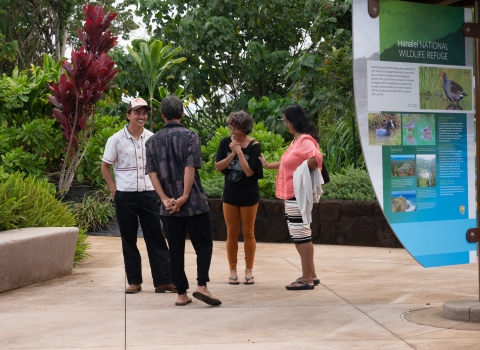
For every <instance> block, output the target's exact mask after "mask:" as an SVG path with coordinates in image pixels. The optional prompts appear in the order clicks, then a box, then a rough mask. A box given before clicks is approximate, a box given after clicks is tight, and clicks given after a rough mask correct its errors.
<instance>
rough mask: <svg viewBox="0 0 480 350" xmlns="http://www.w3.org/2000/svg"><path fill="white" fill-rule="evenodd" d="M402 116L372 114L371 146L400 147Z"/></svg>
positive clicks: (370, 128) (369, 118) (395, 114)
mask: <svg viewBox="0 0 480 350" xmlns="http://www.w3.org/2000/svg"><path fill="white" fill-rule="evenodd" d="M400 120H401V117H400V114H398V113H370V114H369V115H368V129H369V132H368V133H369V144H370V145H378V146H383V145H400V144H401V139H400V135H401V132H399V125H400Z"/></svg>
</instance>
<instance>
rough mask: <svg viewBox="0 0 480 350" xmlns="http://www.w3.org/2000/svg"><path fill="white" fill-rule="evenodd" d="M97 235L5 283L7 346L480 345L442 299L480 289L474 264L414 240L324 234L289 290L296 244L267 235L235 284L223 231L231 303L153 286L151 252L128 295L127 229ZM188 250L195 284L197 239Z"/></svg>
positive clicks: (295, 271) (2, 341)
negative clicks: (449, 259) (433, 261)
mask: <svg viewBox="0 0 480 350" xmlns="http://www.w3.org/2000/svg"><path fill="white" fill-rule="evenodd" d="M89 241H90V242H91V243H92V249H91V251H90V253H91V254H92V256H93V257H92V258H90V259H88V260H87V261H86V262H85V263H84V264H83V265H81V266H80V267H78V268H75V269H74V271H73V274H72V275H69V276H66V277H63V278H59V279H56V280H53V281H49V282H44V283H39V284H35V285H32V286H29V287H24V288H20V289H17V290H13V291H9V292H4V293H0V316H1V317H0V349H79V348H81V349H103V350H107V349H147V350H148V349H368V350H371V349H382V350H390V349H435V350H442V349H449V350H450V349H456V350H457V349H469V350H470V349H479V348H480V325H478V324H464V323H461V322H453V321H448V320H443V321H442V319H441V317H439V311H440V310H441V306H442V304H443V302H444V301H446V300H449V299H454V298H457V297H458V298H465V297H477V296H478V276H477V265H476V264H472V265H461V266H453V267H443V268H434V269H424V268H422V267H421V266H419V265H418V264H417V263H416V262H415V261H414V260H413V259H412V258H411V257H410V255H409V254H408V253H407V252H406V251H405V250H404V249H389V248H367V247H348V246H327V245H316V246H315V257H316V259H315V263H316V266H317V269H318V275H319V277H320V279H321V283H322V284H321V285H320V286H318V287H316V288H315V290H314V291H287V290H285V288H284V285H286V284H287V283H288V282H291V281H292V280H294V279H295V278H296V277H298V276H300V267H299V266H300V260H299V258H298V256H297V253H296V251H295V248H294V246H293V245H291V244H269V243H259V244H258V245H257V254H256V261H255V269H254V276H255V280H256V282H255V285H250V286H246V285H243V284H242V285H239V286H230V285H228V284H227V283H226V281H227V277H228V265H227V259H226V253H225V248H224V242H214V256H213V261H212V268H211V279H212V282H211V283H209V289H210V290H211V291H212V292H213V293H214V294H215V295H216V296H218V297H219V298H221V300H222V302H223V304H222V305H221V306H220V307H210V306H207V305H206V304H204V303H202V302H200V301H198V300H196V299H194V301H193V303H191V304H189V305H187V306H182V307H178V306H175V305H174V302H175V299H176V296H175V295H174V294H171V293H165V294H155V293H154V289H153V286H152V285H151V283H152V282H151V278H150V271H149V268H148V263H147V261H146V259H144V271H145V273H144V280H145V283H144V285H143V288H144V290H143V291H142V292H140V293H139V294H135V295H125V293H124V288H125V278H124V270H123V260H122V255H121V244H120V239H119V238H116V237H90V238H89ZM139 246H140V247H141V248H142V249H141V252H142V256H144V257H146V252H145V246H144V242H143V240H142V239H139ZM239 254H240V256H241V257H243V250H241V251H240V252H239ZM186 256H187V257H186V259H187V266H188V270H187V276H188V277H189V278H190V282H191V283H192V284H194V277H195V264H194V261H195V254H194V252H193V249H192V247H191V244H190V242H187V253H186ZM243 268H244V263H243V262H242V263H241V264H240V266H239V270H240V271H243ZM240 276H241V277H243V274H240ZM413 310H419V311H413ZM412 315H413V316H412ZM415 315H416V316H415ZM407 319H413V320H414V321H415V322H417V323H421V324H417V323H414V322H410V321H408V320H407ZM425 324H431V325H430V326H429V325H425ZM432 324H433V326H432Z"/></svg>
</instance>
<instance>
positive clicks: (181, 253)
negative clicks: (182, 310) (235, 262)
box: [162, 211, 213, 294]
mask: <svg viewBox="0 0 480 350" xmlns="http://www.w3.org/2000/svg"><path fill="white" fill-rule="evenodd" d="M162 222H163V225H164V228H165V231H166V232H167V239H168V245H169V247H170V264H171V268H172V280H173V284H174V285H175V286H176V287H177V291H178V294H184V293H186V292H187V289H188V288H189V285H188V279H187V275H186V274H185V238H186V232H187V230H188V234H189V235H190V240H191V241H192V245H193V248H194V249H195V253H196V255H197V285H199V286H206V285H207V282H209V281H210V278H209V277H208V272H209V270H210V263H211V261H212V248H213V243H212V233H211V230H210V217H209V213H208V211H207V212H205V213H201V214H198V215H193V216H185V217H179V216H163V215H162Z"/></svg>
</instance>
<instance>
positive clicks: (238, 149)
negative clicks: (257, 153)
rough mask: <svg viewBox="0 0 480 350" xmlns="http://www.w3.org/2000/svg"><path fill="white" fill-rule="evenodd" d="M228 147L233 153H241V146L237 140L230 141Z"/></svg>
mask: <svg viewBox="0 0 480 350" xmlns="http://www.w3.org/2000/svg"><path fill="white" fill-rule="evenodd" d="M229 147H230V149H231V150H232V153H233V154H239V153H242V146H240V143H238V142H237V141H232V142H230V145H229Z"/></svg>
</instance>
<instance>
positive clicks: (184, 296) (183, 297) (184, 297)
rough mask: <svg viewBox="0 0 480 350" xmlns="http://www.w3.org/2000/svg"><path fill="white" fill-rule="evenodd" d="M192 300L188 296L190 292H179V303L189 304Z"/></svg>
mask: <svg viewBox="0 0 480 350" xmlns="http://www.w3.org/2000/svg"><path fill="white" fill-rule="evenodd" d="M189 300H191V299H190V298H189V296H188V293H184V294H178V298H177V303H178V304H187V303H188V301H189Z"/></svg>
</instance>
